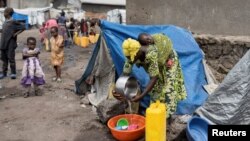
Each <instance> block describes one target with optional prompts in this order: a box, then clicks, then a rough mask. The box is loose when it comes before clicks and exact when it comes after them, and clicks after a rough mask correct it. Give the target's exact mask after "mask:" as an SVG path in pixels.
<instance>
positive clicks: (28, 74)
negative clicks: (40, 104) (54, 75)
mask: <svg viewBox="0 0 250 141" xmlns="http://www.w3.org/2000/svg"><path fill="white" fill-rule="evenodd" d="M39 54H40V51H39V48H36V39H35V38H34V37H28V38H27V47H26V48H24V49H23V59H24V60H25V61H24V64H23V71H22V80H21V84H22V85H23V86H24V87H25V88H27V89H28V91H27V92H26V93H25V95H24V97H25V98H26V97H29V95H30V92H31V85H32V84H33V86H34V90H35V95H38V86H39V85H43V84H45V80H44V73H43V70H42V67H41V65H40V61H39V60H38V55H39Z"/></svg>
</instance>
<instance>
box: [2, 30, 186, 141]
mask: <svg viewBox="0 0 250 141" xmlns="http://www.w3.org/2000/svg"><path fill="white" fill-rule="evenodd" d="M28 36H34V37H36V38H37V40H39V33H38V30H37V29H32V30H27V31H25V32H23V33H21V34H20V35H19V36H18V46H19V47H18V48H17V50H16V63H17V76H18V77H17V79H16V80H11V79H10V78H5V79H3V80H0V141H114V139H113V137H112V135H111V134H110V132H109V130H108V128H107V126H106V125H103V124H101V123H100V122H99V120H98V117H97V115H96V113H95V112H93V110H92V107H91V105H81V104H80V103H81V97H80V96H77V95H76V94H75V93H74V89H75V85H74V82H75V80H77V79H79V78H80V77H81V75H82V73H83V71H84V69H85V68H86V66H87V63H88V60H89V58H90V56H91V51H92V49H93V46H94V45H92V46H90V47H89V48H81V47H77V46H71V48H65V61H64V62H65V63H64V65H63V69H62V79H63V83H56V82H52V77H53V76H54V75H55V72H54V70H53V68H52V66H51V65H50V53H49V52H46V51H45V50H44V49H43V48H42V46H41V44H40V43H38V46H39V47H41V50H42V52H41V54H40V56H39V57H40V61H41V65H42V68H43V71H44V73H45V75H46V84H45V85H44V86H42V87H41V88H40V89H41V92H40V96H30V97H29V98H23V93H24V92H25V89H24V88H22V86H21V85H20V79H21V70H22V65H23V60H22V55H21V51H22V49H23V47H24V46H25V42H26V39H27V37H28ZM0 66H2V64H1V61H0ZM171 123H173V124H171V125H168V135H167V136H168V137H167V138H168V140H176V141H186V137H185V132H184V131H185V130H183V129H184V128H185V126H186V125H185V124H179V123H178V120H173V122H171ZM143 140H144V139H141V140H140V141H143Z"/></svg>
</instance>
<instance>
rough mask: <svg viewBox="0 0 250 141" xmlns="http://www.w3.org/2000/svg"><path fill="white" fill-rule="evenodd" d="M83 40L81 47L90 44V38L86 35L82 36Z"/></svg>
mask: <svg viewBox="0 0 250 141" xmlns="http://www.w3.org/2000/svg"><path fill="white" fill-rule="evenodd" d="M80 40H81V47H83V48H86V47H88V45H89V38H88V37H86V36H82V37H80Z"/></svg>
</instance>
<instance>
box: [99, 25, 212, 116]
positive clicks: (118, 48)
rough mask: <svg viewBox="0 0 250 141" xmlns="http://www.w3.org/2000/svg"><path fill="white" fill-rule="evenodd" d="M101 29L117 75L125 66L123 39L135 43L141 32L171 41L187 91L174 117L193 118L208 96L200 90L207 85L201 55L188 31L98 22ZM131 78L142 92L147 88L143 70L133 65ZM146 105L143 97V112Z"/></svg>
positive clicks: (165, 26)
mask: <svg viewBox="0 0 250 141" xmlns="http://www.w3.org/2000/svg"><path fill="white" fill-rule="evenodd" d="M101 29H102V34H103V36H104V38H105V41H106V43H107V46H108V48H109V49H110V53H111V57H112V60H113V62H114V65H115V68H116V71H117V74H118V75H120V74H121V73H122V70H123V65H124V62H125V57H124V55H123V52H122V42H123V41H124V40H125V39H127V38H134V39H137V36H138V35H139V34H140V33H141V32H146V33H149V34H154V33H165V34H166V35H167V36H169V38H170V39H171V40H172V42H173V47H174V49H175V50H176V52H177V54H178V56H179V59H180V63H181V67H182V71H183V74H184V82H185V87H186V90H187V99H186V100H183V101H181V102H179V104H178V107H177V112H176V114H192V113H193V112H194V110H195V109H196V108H197V107H199V106H201V105H202V104H203V103H204V101H205V100H206V99H207V96H208V95H207V93H206V91H205V90H204V89H203V87H202V86H203V85H205V84H207V82H206V78H205V73H204V68H203V65H202V59H203V55H202V52H201V49H200V48H199V46H198V44H197V43H196V41H195V40H194V38H193V36H192V34H191V33H190V32H189V31H187V30H185V29H183V28H180V27H177V26H173V25H152V26H144V25H120V24H115V23H110V22H107V21H101ZM132 75H133V76H135V77H136V78H137V79H138V80H139V82H140V84H141V88H142V89H144V88H145V87H146V86H147V84H148V82H149V76H148V74H147V73H146V72H145V70H144V69H143V68H137V67H136V66H135V65H134V67H133V73H132ZM148 105H149V98H148V97H145V98H144V99H143V100H142V101H141V106H144V108H146V107H147V106H148Z"/></svg>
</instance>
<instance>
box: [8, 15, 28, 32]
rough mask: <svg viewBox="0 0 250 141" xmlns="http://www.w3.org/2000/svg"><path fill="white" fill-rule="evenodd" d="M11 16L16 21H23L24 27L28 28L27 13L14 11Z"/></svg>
mask: <svg viewBox="0 0 250 141" xmlns="http://www.w3.org/2000/svg"><path fill="white" fill-rule="evenodd" d="M12 18H13V19H15V20H17V21H22V22H24V23H25V28H26V29H28V28H29V17H28V15H23V14H19V13H16V12H14V14H13V15H12Z"/></svg>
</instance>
